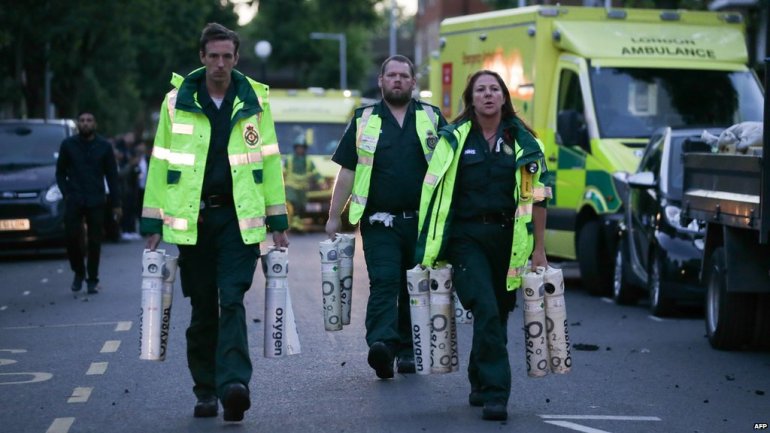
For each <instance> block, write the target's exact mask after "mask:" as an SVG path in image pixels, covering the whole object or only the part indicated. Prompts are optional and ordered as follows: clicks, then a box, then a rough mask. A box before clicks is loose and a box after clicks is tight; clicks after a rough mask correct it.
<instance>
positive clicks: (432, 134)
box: [348, 102, 440, 224]
mask: <svg viewBox="0 0 770 433" xmlns="http://www.w3.org/2000/svg"><path fill="white" fill-rule="evenodd" d="M383 103H384V102H383ZM415 107H416V108H415V110H414V115H415V128H416V129H417V136H418V137H419V139H420V144H421V145H422V150H423V153H424V154H425V159H426V160H428V161H430V157H431V154H432V153H433V148H434V147H436V142H437V141H438V134H437V133H436V131H437V129H438V123H439V116H440V114H438V108H437V107H434V106H433V105H430V104H426V103H424V102H418V103H416V104H415ZM373 111H374V105H369V106H366V107H364V109H363V111H362V113H361V117H359V118H358V119H357V120H356V122H357V123H356V131H357V135H356V153H357V154H358V164H357V165H356V174H355V178H354V180H353V191H352V194H351V196H350V211H349V212H348V220H349V221H350V224H356V223H357V222H358V221H359V220H360V219H361V217H362V216H363V215H364V209H366V200H367V198H368V197H369V182H370V181H371V178H372V167H373V166H374V156H375V154H374V152H375V151H376V150H377V142H378V141H379V139H380V129H381V128H382V118H381V117H380V116H379V114H375V113H373Z"/></svg>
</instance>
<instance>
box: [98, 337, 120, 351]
mask: <svg viewBox="0 0 770 433" xmlns="http://www.w3.org/2000/svg"><path fill="white" fill-rule="evenodd" d="M118 347H120V340H108V341H105V342H104V346H102V350H100V352H101V353H112V352H117V351H118Z"/></svg>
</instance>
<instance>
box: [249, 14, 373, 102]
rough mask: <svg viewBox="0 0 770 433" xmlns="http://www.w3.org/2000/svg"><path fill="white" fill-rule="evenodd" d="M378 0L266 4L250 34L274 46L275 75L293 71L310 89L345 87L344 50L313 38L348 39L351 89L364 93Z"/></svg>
mask: <svg viewBox="0 0 770 433" xmlns="http://www.w3.org/2000/svg"><path fill="white" fill-rule="evenodd" d="M376 3H377V1H376V0H349V1H346V2H340V1H335V0H280V1H279V0H261V1H260V3H259V13H258V14H257V17H256V18H255V20H254V21H253V22H252V23H251V24H249V25H248V26H246V28H245V32H244V33H246V34H248V35H249V36H250V37H251V38H252V39H253V40H260V39H264V40H267V41H269V42H270V43H271V44H272V47H273V51H272V54H271V55H270V58H269V60H268V62H269V65H270V67H271V70H282V71H284V70H285V71H291V72H293V73H295V74H296V80H297V81H299V82H301V83H306V84H307V85H310V86H320V87H328V88H336V87H339V61H338V59H339V45H338V44H336V43H334V42H332V41H324V40H312V39H310V33H311V32H324V33H344V34H345V36H346V39H347V47H346V51H347V59H346V61H347V72H348V74H347V75H348V83H349V86H350V87H351V88H359V87H360V85H361V84H362V81H363V79H364V77H365V75H366V72H367V71H368V63H369V58H370V55H369V54H370V51H369V42H370V40H371V37H372V30H371V29H372V28H373V27H374V26H375V25H376V24H377V23H378V22H379V20H380V19H381V18H380V17H379V16H378V15H377V14H376V12H375V7H374V6H375V4H376Z"/></svg>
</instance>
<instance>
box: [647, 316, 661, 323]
mask: <svg viewBox="0 0 770 433" xmlns="http://www.w3.org/2000/svg"><path fill="white" fill-rule="evenodd" d="M647 317H649V318H650V320H654V321H656V322H665V321H666V319H661V318H660V317H657V316H653V315H649V316H647Z"/></svg>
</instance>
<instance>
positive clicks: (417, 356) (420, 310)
mask: <svg viewBox="0 0 770 433" xmlns="http://www.w3.org/2000/svg"><path fill="white" fill-rule="evenodd" d="M406 288H407V290H408V291H409V313H410V316H411V319H412V348H413V349H414V368H415V370H416V371H417V374H430V363H429V362H430V359H429V357H428V354H429V351H428V350H426V349H427V348H428V346H429V345H430V341H431V330H430V271H429V270H428V269H427V268H425V267H423V266H421V265H417V266H415V267H414V268H412V269H409V270H408V271H406Z"/></svg>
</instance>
